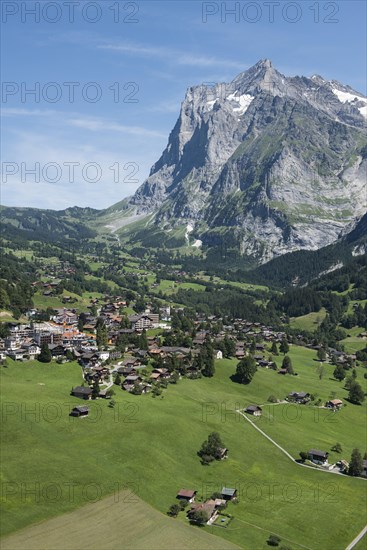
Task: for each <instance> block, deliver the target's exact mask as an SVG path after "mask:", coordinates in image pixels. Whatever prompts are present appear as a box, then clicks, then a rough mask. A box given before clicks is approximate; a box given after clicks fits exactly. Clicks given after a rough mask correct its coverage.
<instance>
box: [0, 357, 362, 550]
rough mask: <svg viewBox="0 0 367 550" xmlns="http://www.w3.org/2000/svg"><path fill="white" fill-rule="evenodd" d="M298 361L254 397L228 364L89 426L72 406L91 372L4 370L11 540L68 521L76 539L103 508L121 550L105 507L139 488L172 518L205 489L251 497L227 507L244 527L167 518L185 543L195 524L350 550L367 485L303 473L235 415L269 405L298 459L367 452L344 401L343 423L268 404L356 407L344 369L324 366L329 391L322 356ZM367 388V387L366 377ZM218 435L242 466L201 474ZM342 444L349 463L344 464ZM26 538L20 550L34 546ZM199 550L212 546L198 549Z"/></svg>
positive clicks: (121, 395) (315, 411)
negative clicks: (183, 501)
mask: <svg viewBox="0 0 367 550" xmlns="http://www.w3.org/2000/svg"><path fill="white" fill-rule="evenodd" d="M290 355H291V357H292V360H293V365H294V370H295V372H297V373H298V375H297V376H290V375H286V376H281V375H279V374H277V373H276V372H274V371H271V370H267V369H261V370H258V372H257V373H256V374H255V377H254V379H253V381H252V382H251V384H249V385H248V386H243V385H239V384H236V383H234V382H232V380H231V379H230V376H231V375H232V374H233V373H234V371H235V366H236V363H237V362H236V360H220V361H217V362H216V373H215V376H214V377H213V378H211V379H205V378H202V379H199V380H188V379H182V380H180V381H179V383H178V384H177V385H169V386H168V388H167V390H164V393H163V395H162V396H161V397H158V398H152V396H151V395H149V394H147V395H142V396H133V395H130V394H127V393H126V392H123V391H122V390H120V389H118V388H116V396H115V400H116V406H115V408H114V409H112V408H109V407H108V402H106V401H104V400H97V401H91V402H88V406H89V407H90V415H89V416H88V417H87V418H83V419H76V418H70V417H69V416H68V414H69V411H70V410H71V408H72V407H73V406H76V405H81V404H83V402H82V401H80V400H78V399H76V398H73V397H71V396H70V395H69V393H70V389H71V387H72V386H73V385H76V384H80V383H81V381H82V380H81V372H80V368H79V367H78V365H76V364H75V363H69V364H65V365H57V364H55V363H52V364H48V365H47V364H46V365H44V364H40V363H38V362H29V363H24V364H21V363H17V364H16V363H14V362H11V361H9V366H8V368H1V385H2V416H3V419H2V420H3V423H2V462H3V478H2V487H3V490H2V533H3V535H7V534H10V533H15V532H16V531H18V530H20V529H24V528H26V527H27V526H29V525H31V524H35V523H37V522H40V521H42V520H46V519H50V518H52V517H58V516H59V518H58V519H59V520H60V525H64V527H63V528H61V527H60V529H61V531H60V532H61V533H62V529H64V532H65V536H66V535H67V533H68V529H69V528H70V522H69V523H68V522H65V524H63V517H64V516H63V514H65V513H66V512H72V511H74V512H73V513H74V514H75V515H74V516H73V517H74V518H75V520H76V521H77V520H78V517H79V513H80V514H81V515H83V513H84V512H83V510H84V508H83V506H84V505H89V504H91V501H92V500H95V501H96V503H95V504H93V506H96V507H97V508H96V509H97V511H98V509H99V508H98V507H99V506H100V507H101V508H100V510H102V511H101V514H102V516H100V518H99V524H100V525H101V529H103V528H106V531H107V535H108V537H107V542H108V544H107V545H106V548H113V547H116V546H118V544H121V540H123V539H121V536H122V537H123V535H121V524H124V513H123V512H121V516H120V522H119V521H117V520H115V521H114V522H112V523H111V522H109V518H110V515H111V514H112V516H113V517H116V516H115V515H114V512H113V513H112V510H111V514H110V513H109V512H108V511H106V508H105V507H104V505H103V502H104V501H105V499H104V498H103V497H105V496H107V495H112V494H114V493H115V492H116V491H120V490H121V491H124V490H125V491H126V490H128V491H130V492H131V493H132V494H133V495H136V496H137V497H139V499H142V500H143V501H144V502H145V503H147V504H148V505H150V506H152V507H153V508H155V509H156V510H157V513H158V512H161V513H163V514H166V512H167V510H168V508H169V506H170V505H171V504H172V503H174V502H175V496H176V493H177V491H178V490H179V489H180V488H193V489H196V490H197V491H198V498H199V499H205V498H207V497H209V496H210V495H211V494H212V493H213V492H214V491H218V490H220V489H221V488H222V486H227V487H235V488H237V490H238V495H239V501H238V503H237V504H234V503H231V504H229V506H228V510H227V511H228V512H229V513H230V514H232V515H233V516H234V520H233V521H232V522H231V523H230V525H229V526H228V527H227V528H220V527H216V526H210V527H209V526H207V527H205V528H201V529H199V528H196V527H189V526H188V522H187V520H186V518H185V514H184V513H180V514H179V517H178V518H177V519H169V518H168V517H167V521H169V522H170V525H173V526H177V533H179V532H180V530H181V529H182V525H184V526H185V527H187V529H189V530H191V531H192V532H193V533H195V534H196V533H197V532H200V533H201V534H205V533H211V534H214V535H217V536H218V537H222V538H224V539H226V541H229V542H232V543H233V544H236V545H238V546H239V547H241V548H245V549H249V550H250V549H254V548H256V549H265V548H268V545H267V543H266V540H267V538H268V536H269V534H270V533H275V534H277V535H279V536H280V537H281V539H282V544H283V545H284V546H288V547H291V548H293V549H296V548H302V547H303V548H308V549H315V550H316V549H319V548H323V549H325V550H329V549H330V550H332V549H333V550H334V549H338V550H339V549H340V550H342V549H344V548H345V547H346V546H347V545H348V544H349V543H350V542H351V541H352V540H353V538H354V537H355V536H356V534H357V533H358V532H359V531H360V530H361V529H362V527H363V525H364V523H365V498H366V481H365V480H363V479H356V478H350V477H347V476H342V475H334V474H330V473H324V472H320V471H317V470H314V469H311V468H305V467H302V466H300V465H298V464H296V463H294V462H292V461H291V460H290V459H289V458H287V457H286V456H285V455H284V454H283V453H282V452H281V451H280V450H279V449H277V448H276V447H275V446H274V445H273V444H272V443H271V442H269V441H268V440H267V439H265V438H264V436H263V435H262V434H260V433H259V432H258V431H257V430H255V428H254V427H253V426H252V425H251V424H250V423H249V422H247V421H246V420H245V419H244V418H242V417H241V416H240V415H239V414H238V413H236V412H235V411H236V409H238V408H244V407H246V406H247V405H248V404H252V403H257V404H261V405H263V410H264V413H263V416H262V417H261V418H260V419H259V420H256V422H257V423H258V425H259V427H261V429H262V430H263V431H264V432H265V433H267V434H268V435H269V436H271V437H272V438H273V439H274V440H275V441H276V442H277V443H279V444H280V445H282V446H283V447H284V448H285V449H286V450H287V451H288V452H290V453H291V455H292V456H294V457H295V458H297V457H298V453H299V451H301V450H309V449H311V448H320V449H322V450H326V451H328V452H330V453H331V457H332V458H335V459H339V458H341V457H342V458H346V459H347V460H349V458H350V454H351V451H352V449H353V448H354V447H358V448H359V449H360V450H361V452H362V454H363V453H364V452H365V450H366V439H365V438H366V430H365V414H366V405H365V404H364V405H363V406H357V405H352V404H350V403H347V402H345V403H346V406H345V407H343V408H342V410H341V411H340V412H339V413H335V414H330V413H329V412H328V411H327V410H325V409H320V408H315V407H312V406H310V405H306V406H299V407H296V406H295V405H282V404H280V405H272V404H270V403H267V399H268V397H269V395H275V396H276V397H277V398H278V399H282V398H284V397H285V396H286V395H287V394H288V393H289V392H291V391H308V392H310V393H314V394H318V396H319V397H320V398H321V399H323V400H327V399H329V398H330V396H331V395H335V394H336V396H337V397H339V398H341V399H343V400H345V398H346V396H347V392H346V390H345V389H344V388H343V383H340V382H337V381H335V380H333V379H332V376H331V375H332V370H333V367H332V366H330V365H324V373H323V376H322V379H321V380H320V377H319V372H318V370H317V367H318V365H319V363H318V362H317V361H315V358H316V354H315V352H314V351H311V350H308V349H305V348H299V347H292V348H291V352H290ZM280 360H281V357H279V358H278V363H280ZM358 371H361V369H360V368H359V369H358ZM358 380H359V381H360V382H361V383H363V382H364V380H363V376H362V373H361V372H358ZM214 430H215V431H218V432H219V433H220V435H221V437H222V439H223V441H224V443H225V445H226V446H227V447H228V449H229V457H228V459H227V460H225V461H220V462H215V463H212V464H211V465H210V466H202V465H201V464H200V460H199V458H198V457H197V454H196V453H197V451H198V449H199V448H200V446H201V443H202V442H203V441H204V439H206V437H207V436H208V434H209V433H210V432H211V431H214ZM336 442H339V443H340V444H341V445H342V448H343V452H342V453H341V455H335V456H334V455H333V454H332V452H331V447H332V446H333V445H334V444H335V443H336ZM70 488H72V496H71V494H70V491H71V489H70ZM139 502H140V501H139ZM132 510H133V505H132V507H131V509H129V513H128V514H127V516H126V522H127V523H129V524H130V523H131V521H130V517H131V514H132V515H134V514H133V513H132ZM91 517H93V515H92V516H91ZM134 517H135V516H134ZM136 517H138V514H136ZM160 517H161V518H163V516H160ZM162 522H163V519H162ZM142 523H143V525H145V524H144V522H142ZM44 525H45V531H44V533H45V537H46V538H45V539H44V540H43V539H42V532H41V533H39V534H38V537H41V538H38V539H37V540H38V541H39V542H42V540H43V542H42V544H44V545H46V546H45V547H47V540H48V539H47V536H48V533H50V529H51V526H49V524H48V522H46V523H45V524H44ZM133 525H134V526H135V536H136V537H137V538H136V540H137V541H139V540H142V539H139V537H143V536H144V537H145V538H144V541H145V542H144V544H143V543H142V545H141V548H145V547H147V548H149V547H150V548H154V547H158V546H159V544H157V539H156V538H155V537H156V536H157V533H156V530H155V529H153V527H151V528H148V527H143V525H140V524H139V522H138V521H137V522H136V523H133ZM68 526H69V527H68ZM30 529H33V527H30ZM144 529H145V530H144ZM51 531H52V529H51ZM25 533H27V531H25ZM29 533H31V531H29ZM150 534H151V536H152V539H151V543H150V546H149V535H150ZM17 535H18V533H16V534H15V536H17ZM20 535H21V531H20V532H19V536H20ZM79 536H80V535H79ZM112 539H113V540H114V541H115V543H113V542H111V540H112ZM7 540H12V539H5V540H4V542H3V547H4V548H7V546H6V541H7ZM17 540H18V543H17V544H18V546H16V544H15V543H14V544H15V545H14V548H21V542H19V541H21V540H24V538H23V539H17ZM76 540H77V539H76ZM127 540H130V539H129V538H127ZM131 540H132V539H131ZM183 540H184V539H183ZM45 541H46V542H45ZM154 541H155V542H154ZM110 542H111V544H110ZM113 544H115V545H116V546H114V545H113ZM154 544H156V545H157V546H154ZM10 547H12V546H9V548H10ZM80 547H81V548H82V547H83V546H82V545H81V546H80ZM92 547H93V546H92ZM129 547H130V546H129ZM134 547H137V546H134V545H133V544H132V545H131V548H134ZM163 547H164V546H163ZM176 547H177V545H176ZM183 547H185V546H183ZM191 547H192V548H205V545H204V543H203V544H202V545H200V543H199V542H192V543H191ZM215 547H216V546H215V545H213V548H215ZM224 547H225V546H224V542H223V548H224ZM39 548H43V546H42V545H41V546H39Z"/></svg>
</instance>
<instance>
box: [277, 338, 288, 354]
mask: <svg viewBox="0 0 367 550" xmlns="http://www.w3.org/2000/svg"><path fill="white" fill-rule="evenodd" d="M279 351H280V353H283V354H284V355H286V354H287V353H288V352H289V344H288V342H287V340H285V339H284V340H282V341H281V342H280V346H279Z"/></svg>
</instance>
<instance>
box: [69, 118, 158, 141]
mask: <svg viewBox="0 0 367 550" xmlns="http://www.w3.org/2000/svg"><path fill="white" fill-rule="evenodd" d="M66 123H67V124H70V125H71V126H76V127H78V128H84V129H85V130H91V131H92V132H97V131H99V132H100V131H105V132H106V131H107V132H121V133H123V134H132V135H135V136H142V137H160V138H165V137H167V136H166V134H163V133H162V132H157V131H155V130H149V129H148V128H142V127H140V126H125V125H123V124H116V123H114V122H109V121H108V120H106V119H102V118H99V119H97V118H71V119H68V120H67V121H66Z"/></svg>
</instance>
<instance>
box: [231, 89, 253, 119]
mask: <svg viewBox="0 0 367 550" xmlns="http://www.w3.org/2000/svg"><path fill="white" fill-rule="evenodd" d="M237 93H238V91H236V92H234V93H233V94H229V96H227V97H226V99H227V101H235V102H236V103H238V107H233V112H234V113H237V114H239V115H243V114H244V113H245V112H246V111H247V109H248V108H249V106H250V104H251V102H252V101H253V100H254V99H255V98H254V96H252V95H250V94H243V95H240V96H237V95H236V94H237Z"/></svg>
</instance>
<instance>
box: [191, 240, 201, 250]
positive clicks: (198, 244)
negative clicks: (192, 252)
mask: <svg viewBox="0 0 367 550" xmlns="http://www.w3.org/2000/svg"><path fill="white" fill-rule="evenodd" d="M202 244H203V241H201V240H200V239H196V241H195V242H194V244H193V245H192V246H194V247H195V248H200V247H201V246H202Z"/></svg>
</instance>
